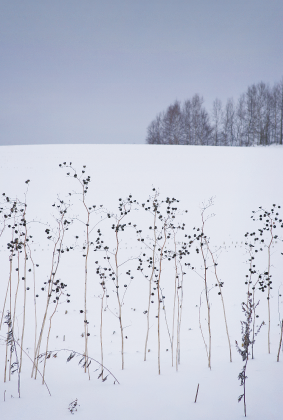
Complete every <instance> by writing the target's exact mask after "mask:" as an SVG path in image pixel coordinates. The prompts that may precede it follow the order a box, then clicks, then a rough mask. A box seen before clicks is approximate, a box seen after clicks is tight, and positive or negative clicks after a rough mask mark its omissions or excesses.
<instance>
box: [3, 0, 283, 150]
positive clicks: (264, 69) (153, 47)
mask: <svg viewBox="0 0 283 420" xmlns="http://www.w3.org/2000/svg"><path fill="white" fill-rule="evenodd" d="M282 76H283V1H282V0H1V1H0V144H1V145H3V144H40V143H144V141H145V137H146V129H147V126H148V125H149V123H150V122H151V121H152V120H153V119H154V118H155V116H156V115H157V113H159V112H160V111H163V110H164V109H166V108H167V107H168V106H169V105H170V104H171V103H172V102H174V101H175V100H176V99H178V100H180V101H183V100H184V99H188V98H191V97H192V96H193V95H194V94H195V93H199V94H201V95H202V96H203V97H204V99H205V106H206V108H207V110H208V111H210V110H211V106H212V102H213V100H214V99H215V98H216V97H218V98H219V99H221V100H222V101H223V102H224V103H225V102H226V100H227V98H229V97H234V99H235V100H236V99H237V98H238V97H239V95H240V94H241V93H243V92H244V91H245V90H246V89H247V87H248V86H249V85H251V84H253V83H258V82H260V81H261V80H262V81H264V82H267V83H269V84H270V85H273V83H274V82H278V81H280V79H281V78H282Z"/></svg>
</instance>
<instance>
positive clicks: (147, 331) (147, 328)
mask: <svg viewBox="0 0 283 420" xmlns="http://www.w3.org/2000/svg"><path fill="white" fill-rule="evenodd" d="M155 199H156V196H155ZM156 214H157V207H155V211H154V221H153V234H154V243H153V247H152V270H151V275H150V279H149V294H148V306H147V317H146V318H147V319H146V337H145V345H144V361H146V353H147V345H148V336H149V319H150V318H149V313H150V304H151V290H152V280H153V276H154V270H155V250H156V244H157V238H156Z"/></svg>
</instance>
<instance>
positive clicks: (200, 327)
mask: <svg viewBox="0 0 283 420" xmlns="http://www.w3.org/2000/svg"><path fill="white" fill-rule="evenodd" d="M200 308H201V294H200V298H199V311H198V313H199V318H198V319H199V329H200V332H201V336H202V339H203V342H204V347H205V351H206V355H207V360H208V362H209V354H208V348H207V344H206V341H205V338H204V335H203V331H202V326H201V317H200Z"/></svg>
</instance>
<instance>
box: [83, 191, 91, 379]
mask: <svg viewBox="0 0 283 420" xmlns="http://www.w3.org/2000/svg"><path fill="white" fill-rule="evenodd" d="M83 204H84V207H85V209H86V212H87V223H86V254H85V293H84V332H85V334H84V335H85V367H84V371H85V373H86V371H87V370H88V377H89V379H90V372H89V368H88V359H87V358H88V321H87V274H88V254H89V219H90V213H89V210H88V207H87V205H86V203H85V191H84V186H83Z"/></svg>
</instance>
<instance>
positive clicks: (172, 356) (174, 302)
mask: <svg viewBox="0 0 283 420" xmlns="http://www.w3.org/2000/svg"><path fill="white" fill-rule="evenodd" d="M173 236H174V247H175V252H174V255H175V257H174V264H175V284H174V301H173V320H172V340H171V358H172V367H173V366H174V329H175V312H176V295H177V280H178V266H177V245H176V233H175V231H174V230H173ZM176 367H177V366H176Z"/></svg>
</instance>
